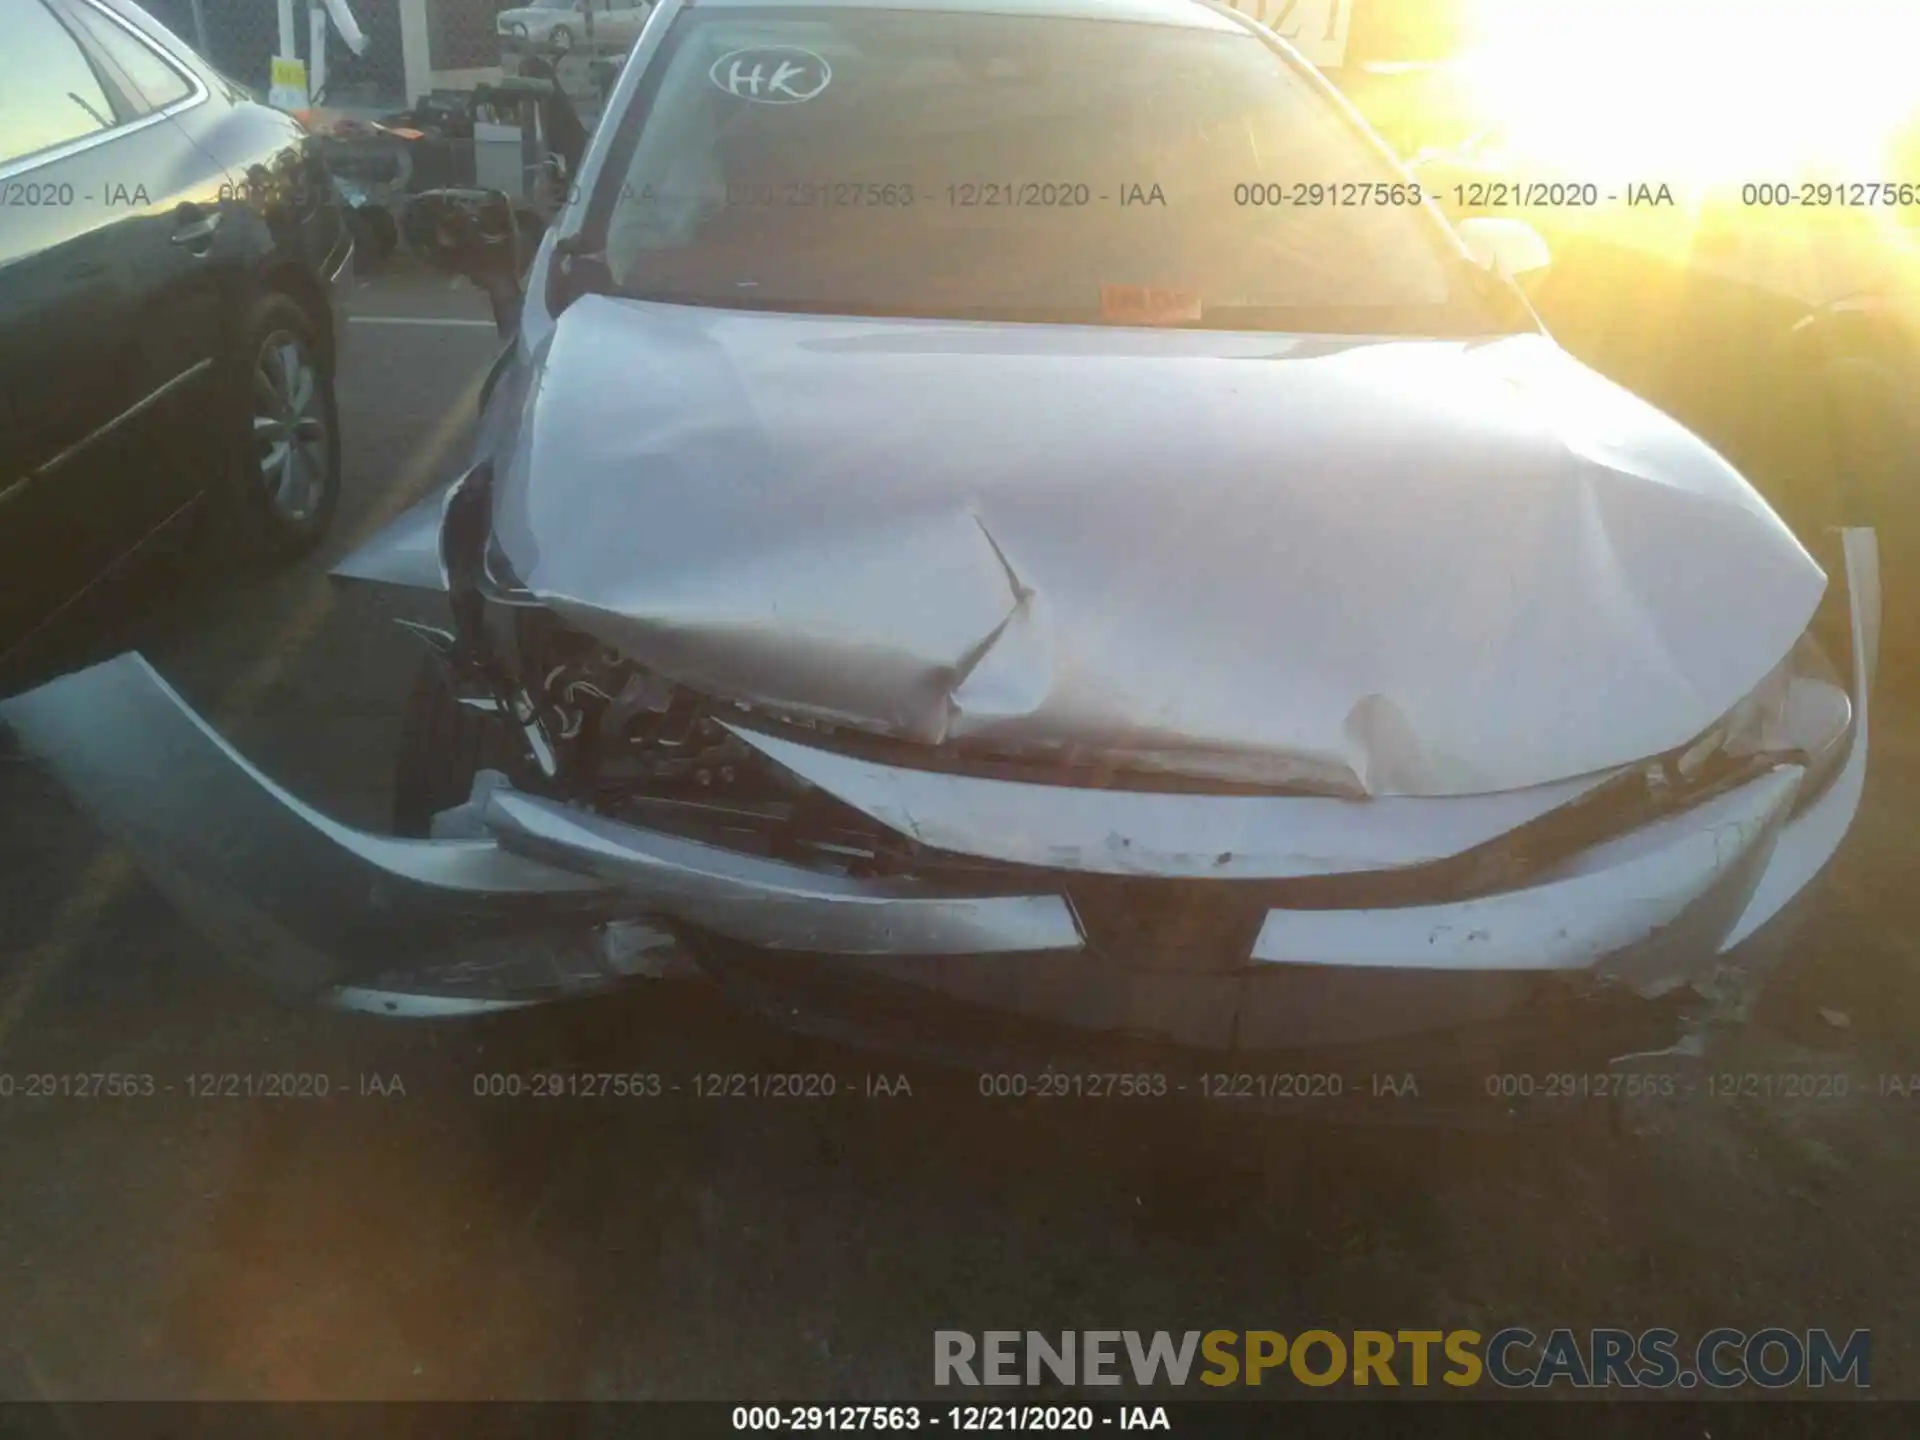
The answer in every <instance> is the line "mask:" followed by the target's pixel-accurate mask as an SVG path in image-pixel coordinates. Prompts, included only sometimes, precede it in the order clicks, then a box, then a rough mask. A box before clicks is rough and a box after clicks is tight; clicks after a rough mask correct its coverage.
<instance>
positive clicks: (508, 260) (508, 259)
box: [404, 190, 526, 336]
mask: <svg viewBox="0 0 1920 1440" xmlns="http://www.w3.org/2000/svg"><path fill="white" fill-rule="evenodd" d="M404 230H405V233H406V237H407V244H408V246H409V247H410V248H411V249H412V250H413V252H414V253H415V254H416V255H418V256H419V257H420V258H421V259H423V260H425V261H426V262H427V263H428V264H429V265H431V266H433V267H434V268H435V269H436V270H444V271H446V272H448V273H449V274H453V275H464V276H466V278H467V279H469V280H471V281H473V283H474V284H475V285H478V286H479V287H480V288H481V289H482V290H484V291H486V292H487V298H488V300H490V301H491V302H492V303H493V323H494V325H495V326H496V327H497V328H498V329H499V331H500V334H501V335H502V336H510V335H512V334H513V333H514V332H515V331H516V330H518V329H519V328H520V299H521V292H520V271H521V269H522V265H523V259H524V253H525V249H526V247H525V246H524V244H523V242H522V240H521V235H520V224H519V220H518V219H517V217H516V216H515V214H514V208H513V201H512V200H510V199H509V198H508V197H507V195H506V194H505V192H503V191H500V190H423V191H421V192H420V193H419V194H418V195H415V196H413V197H411V199H409V201H408V202H407V210H406V218H405V221H404Z"/></svg>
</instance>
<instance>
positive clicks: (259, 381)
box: [219, 294, 340, 559]
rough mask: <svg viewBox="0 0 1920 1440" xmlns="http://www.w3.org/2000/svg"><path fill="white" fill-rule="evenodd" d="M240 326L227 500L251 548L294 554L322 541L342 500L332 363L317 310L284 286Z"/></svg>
mask: <svg viewBox="0 0 1920 1440" xmlns="http://www.w3.org/2000/svg"><path fill="white" fill-rule="evenodd" d="M241 334H242V336H243V339H242V343H241V345H240V347H239V349H238V350H237V352H236V353H235V355H234V357H233V362H232V367H231V375H230V383H229V385H228V387H227V394H228V400H227V405H228V411H229V413H228V420H227V425H228V427H229V435H230V438H231V445H232V452H231V460H230V464H229V466H228V472H229V473H228V474H227V475H226V476H225V478H224V481H223V484H222V490H221V494H220V497H219V498H220V502H221V508H222V509H223V511H224V512H225V517H226V519H227V520H228V522H229V527H228V528H229V529H230V530H231V531H232V532H233V535H234V538H235V539H236V540H237V542H238V543H239V545H240V546H241V548H242V549H243V550H245V551H247V552H248V553H250V554H254V555H259V556H264V557H267V558H271V559H287V558H291V557H293V556H296V555H300V554H302V553H304V552H306V551H308V550H311V549H312V548H313V547H314V546H315V545H316V544H318V543H319V541H320V537H321V536H322V535H324V534H325V533H326V530H327V525H328V523H329V522H330V521H331V520H332V518H333V512H334V510H335V508H336V507H337V506H338V505H339V503H340V414H339V408H338V406H337V404H336V403H335V400H334V394H333V370H332V366H331V365H330V363H329V362H328V359H327V356H326V353H325V351H324V350H323V348H322V347H321V345H320V339H319V335H318V334H317V333H316V329H315V326H314V323H313V320H312V318H311V317H310V316H309V315H308V314H307V312H306V311H305V310H303V309H302V308H301V307H300V306H299V304H297V303H296V302H295V301H294V300H292V299H291V298H290V297H288V296H286V295H283V294H270V295H266V296H263V297H261V299H260V300H259V301H258V302H257V303H256V304H255V306H254V307H253V310H252V313H251V314H250V315H249V316H248V317H247V321H246V324H245V325H244V326H243V327H242V330H241Z"/></svg>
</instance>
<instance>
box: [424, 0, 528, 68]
mask: <svg viewBox="0 0 1920 1440" xmlns="http://www.w3.org/2000/svg"><path fill="white" fill-rule="evenodd" d="M517 3H522V0H427V54H428V55H429V56H430V57H431V58H432V61H433V68H434V69H435V70H436V71H439V70H484V69H490V68H495V67H497V66H498V65H499V64H500V35H499V28H498V17H499V14H500V12H501V11H502V10H509V9H512V8H513V7H514V5H515V4H517Z"/></svg>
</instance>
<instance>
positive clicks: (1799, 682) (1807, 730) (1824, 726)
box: [1680, 628, 1853, 777]
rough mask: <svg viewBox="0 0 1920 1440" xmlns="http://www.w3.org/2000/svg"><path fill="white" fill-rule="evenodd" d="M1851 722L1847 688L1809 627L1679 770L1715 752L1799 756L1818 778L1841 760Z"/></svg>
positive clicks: (1689, 750) (1691, 767) (1683, 759)
mask: <svg viewBox="0 0 1920 1440" xmlns="http://www.w3.org/2000/svg"><path fill="white" fill-rule="evenodd" d="M1852 723H1853V701H1852V699H1851V698H1850V697H1849V695H1848V693H1847V687H1846V686H1845V685H1844V684H1843V683H1842V682H1841V680H1840V677H1839V676H1838V675H1837V674H1835V672H1834V668H1833V665H1832V662H1830V661H1829V660H1828V659H1827V655H1826V652H1825V651H1824V650H1822V649H1821V647H1820V644H1819V642H1818V641H1817V640H1815V639H1814V636H1813V631H1812V630H1811V628H1809V630H1808V631H1807V633H1806V634H1804V635H1802V636H1801V637H1800V639H1799V640H1798V641H1796V642H1795V644H1794V646H1793V648H1792V649H1791V650H1789V651H1788V652H1787V655H1786V658H1785V659H1784V660H1782V661H1781V662H1780V663H1779V664H1778V665H1776V666H1774V668H1773V669H1772V670H1771V671H1769V672H1768V673H1767V675H1766V677H1765V678H1764V679H1762V680H1761V682H1760V683H1759V684H1758V685H1756V686H1754V687H1753V689H1752V690H1750V691H1748V692H1747V694H1746V696H1745V698H1744V699H1742V700H1741V701H1740V702H1739V703H1738V704H1736V705H1735V706H1734V707H1733V708H1732V709H1731V710H1729V711H1728V712H1727V713H1726V715H1725V716H1723V717H1722V718H1721V720H1720V721H1719V723H1718V724H1716V725H1714V726H1713V728H1712V729H1710V730H1709V731H1708V732H1707V733H1706V734H1705V735H1703V736H1701V737H1700V739H1699V740H1698V741H1696V742H1695V743H1694V744H1693V745H1691V746H1689V747H1688V748H1687V751H1686V753H1685V754H1684V755H1682V756H1681V757H1680V769H1681V771H1682V773H1688V772H1689V771H1690V770H1695V769H1698V768H1699V767H1700V766H1701V765H1703V764H1705V763H1706V760H1707V759H1708V757H1709V756H1711V755H1713V754H1716V753H1719V754H1725V755H1727V756H1730V757H1732V758H1734V759H1745V758H1747V757H1749V756H1754V755H1792V754H1800V755H1804V756H1806V757H1807V761H1808V765H1809V768H1810V770H1811V772H1812V773H1813V775H1814V776H1816V777H1817V776H1819V775H1820V774H1822V773H1823V772H1824V770H1825V768H1826V767H1827V765H1829V764H1831V763H1833V762H1834V761H1836V760H1837V759H1838V758H1839V755H1840V753H1841V751H1842V749H1843V742H1844V741H1845V739H1846V735H1847V730H1848V727H1849V726H1851V724H1852Z"/></svg>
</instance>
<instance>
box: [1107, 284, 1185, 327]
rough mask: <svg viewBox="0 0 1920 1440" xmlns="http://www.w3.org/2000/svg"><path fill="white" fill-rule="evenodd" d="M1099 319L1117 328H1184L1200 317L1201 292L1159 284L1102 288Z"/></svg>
mask: <svg viewBox="0 0 1920 1440" xmlns="http://www.w3.org/2000/svg"><path fill="white" fill-rule="evenodd" d="M1100 317H1101V318H1102V319H1103V320H1110V321H1112V322H1113V323H1115V324H1117V325H1184V324H1187V323H1189V322H1191V321H1195V320H1198V319H1199V318H1200V292H1199V291H1197V290H1169V289H1165V288H1164V287H1162V286H1158V285H1102V286H1101V287H1100Z"/></svg>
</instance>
